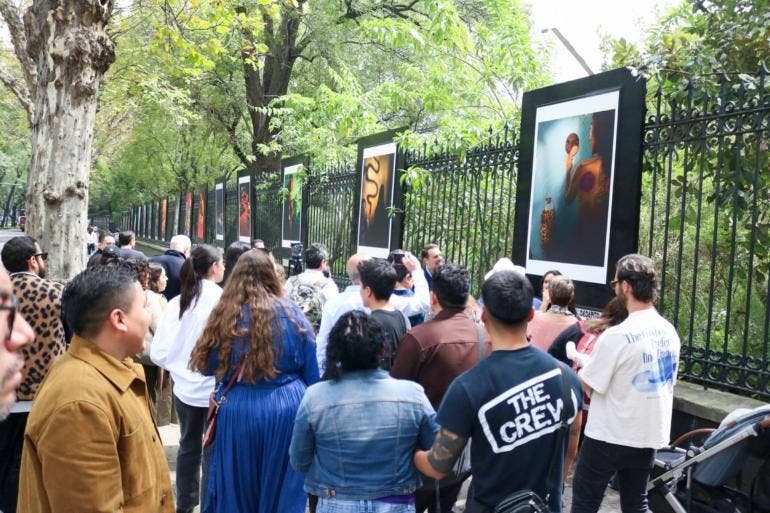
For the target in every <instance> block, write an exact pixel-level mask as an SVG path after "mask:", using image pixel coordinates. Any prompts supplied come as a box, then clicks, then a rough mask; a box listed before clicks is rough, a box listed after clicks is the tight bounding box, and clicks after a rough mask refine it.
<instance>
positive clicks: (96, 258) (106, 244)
mask: <svg viewBox="0 0 770 513" xmlns="http://www.w3.org/2000/svg"><path fill="white" fill-rule="evenodd" d="M112 247H115V237H114V236H113V235H112V233H110V232H108V231H107V230H99V239H98V242H97V243H96V251H94V254H93V255H91V258H89V259H88V264H87V265H86V267H92V266H94V265H96V264H98V263H99V262H101V260H102V253H104V250H105V249H107V248H112Z"/></svg>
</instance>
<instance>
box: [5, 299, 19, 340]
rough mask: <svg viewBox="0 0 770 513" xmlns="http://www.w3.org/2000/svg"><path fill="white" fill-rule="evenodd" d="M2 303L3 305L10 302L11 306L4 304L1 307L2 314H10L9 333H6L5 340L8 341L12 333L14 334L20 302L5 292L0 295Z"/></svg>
mask: <svg viewBox="0 0 770 513" xmlns="http://www.w3.org/2000/svg"><path fill="white" fill-rule="evenodd" d="M0 301H2V302H3V303H5V302H7V301H10V302H11V304H10V305H6V304H2V305H0V312H3V311H5V312H8V321H7V322H8V333H6V335H5V338H6V340H8V339H9V338H11V333H13V323H14V321H15V320H16V308H17V307H18V306H19V300H18V299H16V296H15V295H13V294H11V293H9V292H4V293H0Z"/></svg>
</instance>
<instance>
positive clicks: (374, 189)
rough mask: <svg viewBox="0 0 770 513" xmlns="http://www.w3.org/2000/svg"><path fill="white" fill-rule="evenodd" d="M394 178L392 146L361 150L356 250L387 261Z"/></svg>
mask: <svg viewBox="0 0 770 513" xmlns="http://www.w3.org/2000/svg"><path fill="white" fill-rule="evenodd" d="M395 174H396V144H395V143H389V144H383V145H379V146H373V147H370V148H365V149H364V151H363V162H362V166H361V190H360V193H361V194H360V198H361V204H360V207H359V216H358V250H359V251H360V252H362V253H365V254H368V255H371V256H375V257H382V258H384V257H387V256H388V253H389V252H390V239H391V231H392V223H393V221H392V218H391V217H390V216H389V210H390V208H391V207H392V206H393V196H394V186H395Z"/></svg>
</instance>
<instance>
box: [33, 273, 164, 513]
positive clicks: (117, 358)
mask: <svg viewBox="0 0 770 513" xmlns="http://www.w3.org/2000/svg"><path fill="white" fill-rule="evenodd" d="M144 302H145V299H144V292H143V291H142V286H141V285H140V284H139V281H138V277H137V275H136V272H135V271H134V269H133V268H132V267H131V266H130V265H129V264H127V263H123V262H116V263H112V264H109V265H99V266H94V267H91V268H89V269H86V270H85V271H83V272H82V273H80V274H79V275H77V276H76V277H75V278H73V279H72V281H71V282H70V283H69V284H68V285H67V287H66V288H65V290H64V295H63V304H64V310H65V311H64V314H65V318H66V321H67V323H68V324H69V325H70V326H71V327H72V329H73V331H74V332H75V335H76V336H75V337H74V338H73V340H72V344H71V345H70V348H69V349H68V350H67V353H65V355H64V356H62V357H61V358H60V359H59V360H58V361H57V362H56V363H55V364H54V365H53V367H52V368H51V370H50V371H49V373H48V377H47V378H46V380H45V383H43V385H42V386H41V387H40V389H39V390H38V393H37V396H36V397H35V403H34V405H33V407H32V411H31V412H30V415H29V421H28V423H27V430H26V433H25V435H24V452H23V455H22V464H21V482H20V486H19V511H20V513H52V512H58V511H61V512H64V511H124V512H126V513H128V512H135V513H140V512H141V513H143V512H149V511H153V512H162V513H166V512H173V511H174V501H173V495H172V492H171V481H170V479H169V474H168V466H167V464H166V458H165V455H164V452H163V445H162V443H161V440H160V435H159V433H158V430H157V428H156V427H155V423H154V421H153V419H152V415H151V413H150V407H149V398H148V396H147V385H146V383H145V379H144V372H143V370H142V367H141V366H140V365H138V364H135V363H133V361H132V360H131V356H133V355H135V354H137V353H141V352H142V350H143V349H144V335H145V333H146V332H147V329H148V327H149V325H150V320H151V319H150V314H149V312H148V311H147V310H146V309H145V307H144Z"/></svg>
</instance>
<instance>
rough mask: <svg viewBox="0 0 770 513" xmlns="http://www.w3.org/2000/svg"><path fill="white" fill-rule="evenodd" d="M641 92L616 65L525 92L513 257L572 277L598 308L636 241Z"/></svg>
mask: <svg viewBox="0 0 770 513" xmlns="http://www.w3.org/2000/svg"><path fill="white" fill-rule="evenodd" d="M644 92H645V84H644V81H643V80H642V79H640V78H637V77H633V76H632V75H631V73H630V72H629V71H627V70H624V69H622V70H615V71H610V72H607V73H602V74H599V75H594V76H591V77H587V78H584V79H580V80H575V81H572V82H567V83H564V84H557V85H554V86H550V87H547V88H544V89H538V90H536V91H531V92H528V93H525V95H524V100H523V104H522V123H521V146H520V148H521V150H520V159H519V182H518V185H517V201H516V222H515V236H514V251H513V255H514V259H515V261H516V262H517V263H520V264H523V265H524V266H525V267H526V269H527V274H529V275H532V276H534V277H539V276H543V275H544V274H545V273H546V272H547V271H549V270H552V269H555V270H558V271H560V272H561V273H563V274H566V275H567V276H569V277H570V278H571V279H572V280H573V281H574V282H575V285H576V301H577V303H578V304H580V305H583V306H588V307H593V308H601V307H603V306H604V304H605V303H606V302H607V301H608V300H609V299H610V291H609V289H608V288H607V286H606V284H607V283H609V281H611V280H612V274H613V273H614V263H615V262H616V261H617V260H618V258H619V257H620V256H622V255H624V254H626V253H631V252H634V251H636V248H637V244H638V226H639V201H640V191H641V155H642V153H641V148H642V128H643V120H644ZM621 156H622V158H621Z"/></svg>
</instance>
